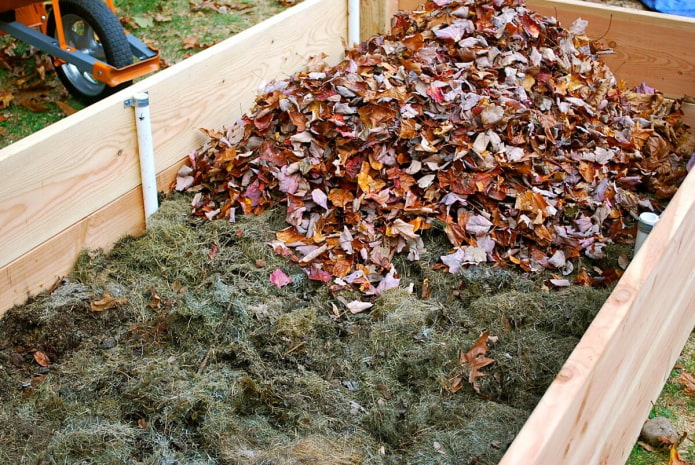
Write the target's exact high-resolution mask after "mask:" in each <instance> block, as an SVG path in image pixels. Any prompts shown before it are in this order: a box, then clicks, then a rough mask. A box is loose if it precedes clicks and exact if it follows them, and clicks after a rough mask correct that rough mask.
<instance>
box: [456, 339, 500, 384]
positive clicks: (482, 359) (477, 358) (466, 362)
mask: <svg viewBox="0 0 695 465" xmlns="http://www.w3.org/2000/svg"><path fill="white" fill-rule="evenodd" d="M489 336H490V335H489V333H488V332H487V331H485V332H484V333H483V334H481V335H480V337H479V338H478V340H477V341H475V344H473V347H471V348H470V349H469V350H468V352H464V351H461V356H460V360H459V362H460V363H461V366H463V367H464V368H467V370H468V382H469V383H470V384H471V385H472V386H473V389H474V390H475V392H477V393H480V385H479V383H478V378H480V377H482V376H485V374H484V373H482V372H481V371H480V370H481V369H483V368H485V367H486V366H488V365H491V364H493V363H495V360H494V359H492V358H489V357H487V356H486V354H487V351H488V345H487V341H488V338H489ZM459 383H460V381H459Z"/></svg>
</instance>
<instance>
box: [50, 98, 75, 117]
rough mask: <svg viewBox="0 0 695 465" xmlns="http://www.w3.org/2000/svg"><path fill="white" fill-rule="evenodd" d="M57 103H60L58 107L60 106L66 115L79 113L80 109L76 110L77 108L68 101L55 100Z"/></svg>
mask: <svg viewBox="0 0 695 465" xmlns="http://www.w3.org/2000/svg"><path fill="white" fill-rule="evenodd" d="M55 104H56V105H58V108H60V111H62V112H63V113H64V114H65V116H70V115H72V114H75V113H77V112H78V111H79V110H76V109H75V108H72V107H71V106H70V105H68V104H67V103H64V102H61V101H57V102H55Z"/></svg>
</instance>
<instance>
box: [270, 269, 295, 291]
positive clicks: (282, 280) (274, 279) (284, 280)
mask: <svg viewBox="0 0 695 465" xmlns="http://www.w3.org/2000/svg"><path fill="white" fill-rule="evenodd" d="M270 282H271V283H273V284H274V285H275V287H277V288H278V289H280V288H281V287H283V286H287V285H288V284H291V283H292V278H290V277H289V276H287V275H286V274H285V273H284V272H283V271H282V270H281V269H280V268H278V269H276V270H275V271H273V272H272V273H270Z"/></svg>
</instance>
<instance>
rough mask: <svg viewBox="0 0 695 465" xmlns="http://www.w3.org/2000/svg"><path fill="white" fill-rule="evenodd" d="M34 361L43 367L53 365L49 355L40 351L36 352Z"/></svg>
mask: <svg viewBox="0 0 695 465" xmlns="http://www.w3.org/2000/svg"><path fill="white" fill-rule="evenodd" d="M34 360H35V361H36V363H38V364H39V365H41V366H42V367H47V366H49V365H50V364H51V359H49V358H48V355H46V354H44V353H43V352H41V351H40V350H37V351H36V352H34Z"/></svg>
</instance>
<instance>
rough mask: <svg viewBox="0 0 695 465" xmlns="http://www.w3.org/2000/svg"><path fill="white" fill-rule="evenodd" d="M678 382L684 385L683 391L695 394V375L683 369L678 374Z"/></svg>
mask: <svg viewBox="0 0 695 465" xmlns="http://www.w3.org/2000/svg"><path fill="white" fill-rule="evenodd" d="M678 383H679V384H680V385H681V386H683V392H685V393H686V394H690V395H695V376H693V375H692V374H690V373H688V372H687V371H682V372H681V373H680V374H679V375H678Z"/></svg>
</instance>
